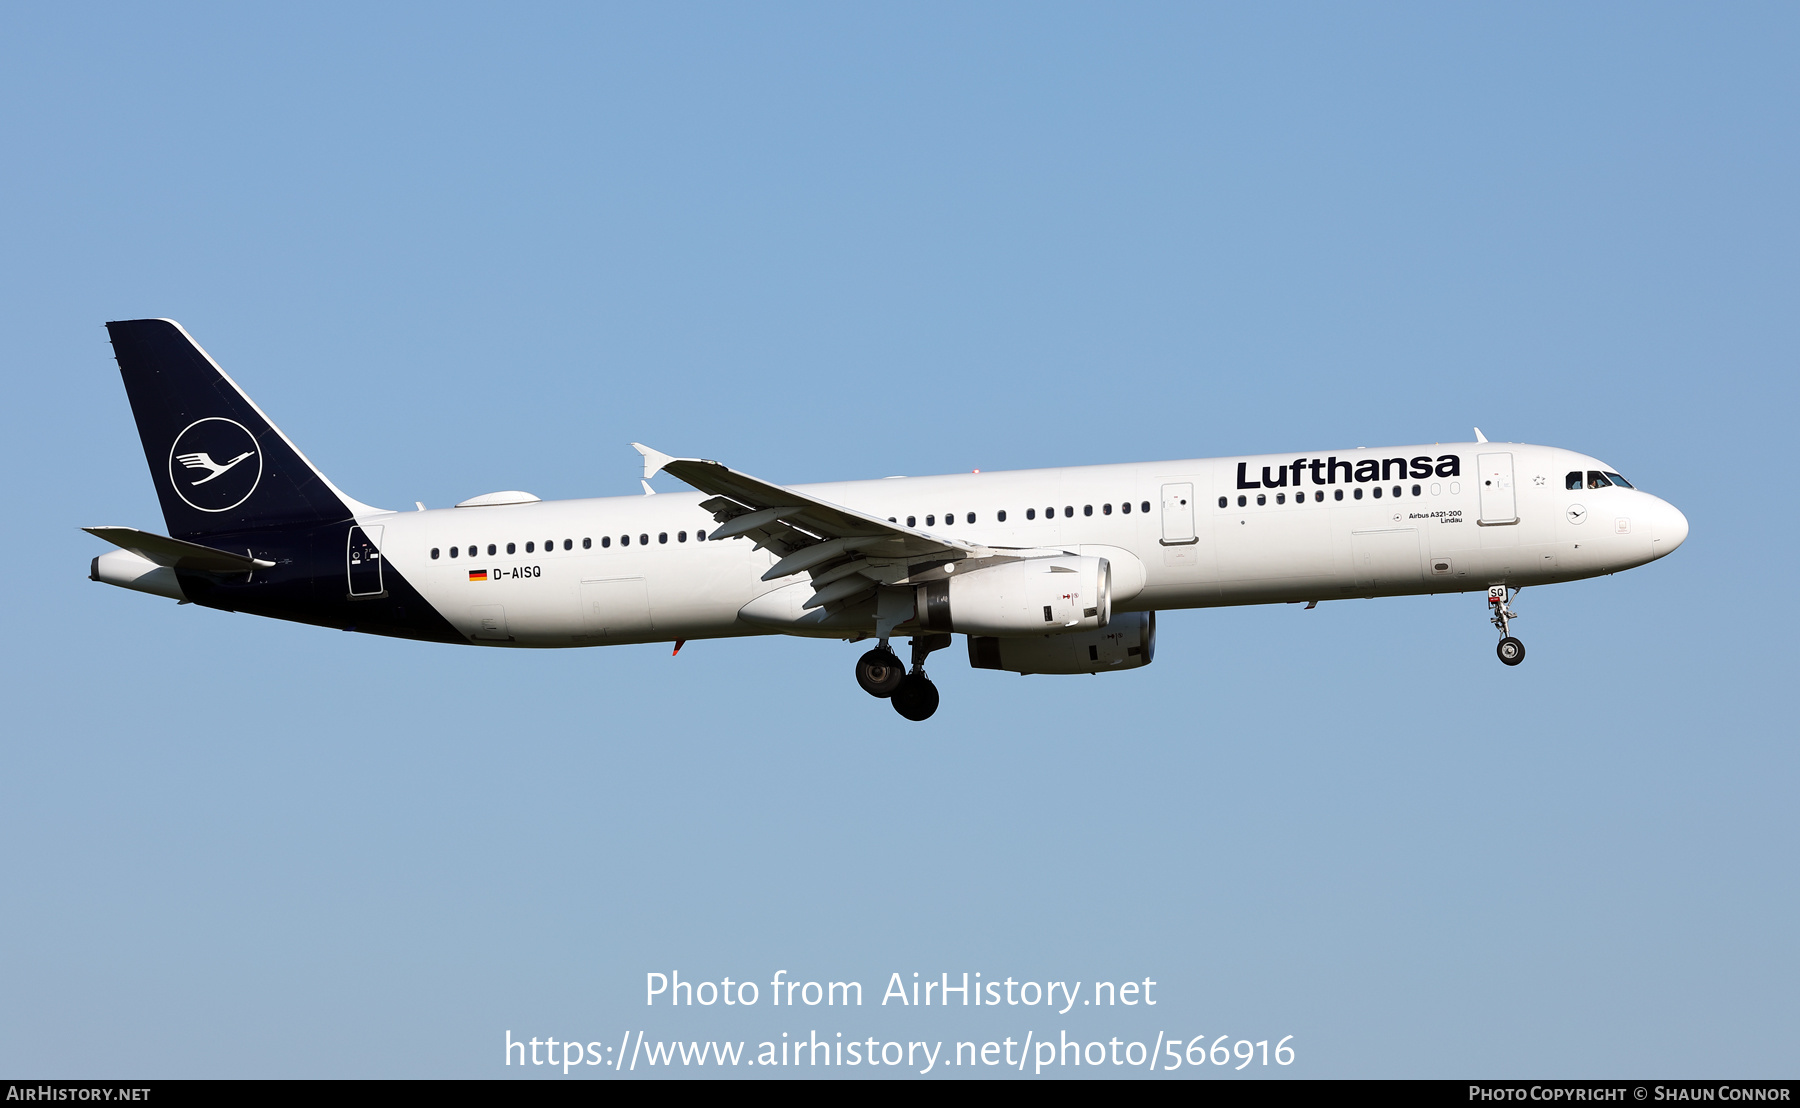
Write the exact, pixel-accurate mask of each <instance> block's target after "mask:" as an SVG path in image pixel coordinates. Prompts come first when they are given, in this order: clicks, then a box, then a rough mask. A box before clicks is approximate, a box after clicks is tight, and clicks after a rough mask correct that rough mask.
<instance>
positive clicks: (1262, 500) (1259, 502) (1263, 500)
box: [1256, 492, 1269, 508]
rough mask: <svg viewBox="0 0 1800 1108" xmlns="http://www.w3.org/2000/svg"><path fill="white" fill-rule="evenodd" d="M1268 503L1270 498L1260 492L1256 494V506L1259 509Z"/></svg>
mask: <svg viewBox="0 0 1800 1108" xmlns="http://www.w3.org/2000/svg"><path fill="white" fill-rule="evenodd" d="M1268 502H1269V498H1268V497H1267V496H1265V495H1263V494H1262V493H1260V492H1259V493H1257V494H1256V506H1257V507H1258V508H1260V507H1262V506H1263V505H1265V504H1267V503H1268Z"/></svg>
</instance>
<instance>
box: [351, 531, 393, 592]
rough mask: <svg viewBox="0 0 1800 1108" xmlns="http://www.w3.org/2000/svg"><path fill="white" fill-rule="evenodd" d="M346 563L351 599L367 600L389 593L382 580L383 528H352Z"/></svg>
mask: <svg viewBox="0 0 1800 1108" xmlns="http://www.w3.org/2000/svg"><path fill="white" fill-rule="evenodd" d="M344 563H345V571H346V572H347V573H348V574H349V578H350V597H351V599H353V600H367V599H370V598H372V597H377V596H386V595H387V590H386V589H385V588H384V587H383V586H382V581H381V528H379V527H366V528H365V527H352V528H350V538H349V541H348V543H347V544H346V549H345V552H344Z"/></svg>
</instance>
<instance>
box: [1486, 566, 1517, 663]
mask: <svg viewBox="0 0 1800 1108" xmlns="http://www.w3.org/2000/svg"><path fill="white" fill-rule="evenodd" d="M1518 595H1519V590H1518V589H1511V588H1508V587H1507V586H1505V585H1494V586H1492V587H1490V588H1489V589H1488V608H1489V609H1490V610H1491V611H1492V612H1493V615H1492V616H1490V617H1488V622H1489V623H1492V624H1493V625H1494V626H1495V627H1496V628H1498V629H1499V631H1500V645H1499V646H1497V647H1495V648H1494V653H1496V654H1498V655H1500V660H1501V661H1502V662H1505V663H1506V664H1507V665H1509V666H1516V665H1518V664H1519V663H1520V662H1523V661H1524V660H1525V644H1524V643H1522V642H1520V641H1519V640H1518V639H1515V638H1513V637H1512V629H1511V626H1510V625H1511V623H1512V621H1513V620H1515V619H1518V618H1519V613H1517V612H1515V611H1513V610H1512V598H1513V597H1515V596H1518Z"/></svg>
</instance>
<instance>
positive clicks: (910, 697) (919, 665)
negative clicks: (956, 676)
mask: <svg viewBox="0 0 1800 1108" xmlns="http://www.w3.org/2000/svg"><path fill="white" fill-rule="evenodd" d="M951 641H952V640H951V638H950V636H949V635H944V634H929V635H915V636H914V637H913V641H912V643H913V648H912V663H913V664H912V672H911V673H909V674H907V675H906V676H905V677H902V678H901V679H900V684H899V685H898V686H897V687H896V688H895V689H894V692H893V695H892V697H891V699H892V701H893V704H894V711H896V712H899V713H900V714H901V715H902V716H905V717H906V718H907V719H910V720H912V721H913V722H914V723H918V722H921V721H923V720H928V719H930V718H931V715H932V713H933V712H935V711H937V710H938V690H937V686H936V685H934V684H932V683H931V678H929V677H927V676H925V659H926V657H927V656H928V655H929V654H930V653H931V652H932V651H934V650H942V649H943V648H944V647H946V646H949V645H950V643H951Z"/></svg>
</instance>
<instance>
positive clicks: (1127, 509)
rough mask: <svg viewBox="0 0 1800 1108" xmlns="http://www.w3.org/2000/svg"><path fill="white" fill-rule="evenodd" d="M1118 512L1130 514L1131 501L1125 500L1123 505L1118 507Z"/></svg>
mask: <svg viewBox="0 0 1800 1108" xmlns="http://www.w3.org/2000/svg"><path fill="white" fill-rule="evenodd" d="M1119 511H1121V512H1124V513H1125V514H1126V515H1130V514H1131V501H1129V500H1127V501H1126V502H1125V503H1123V504H1121V505H1119Z"/></svg>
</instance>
